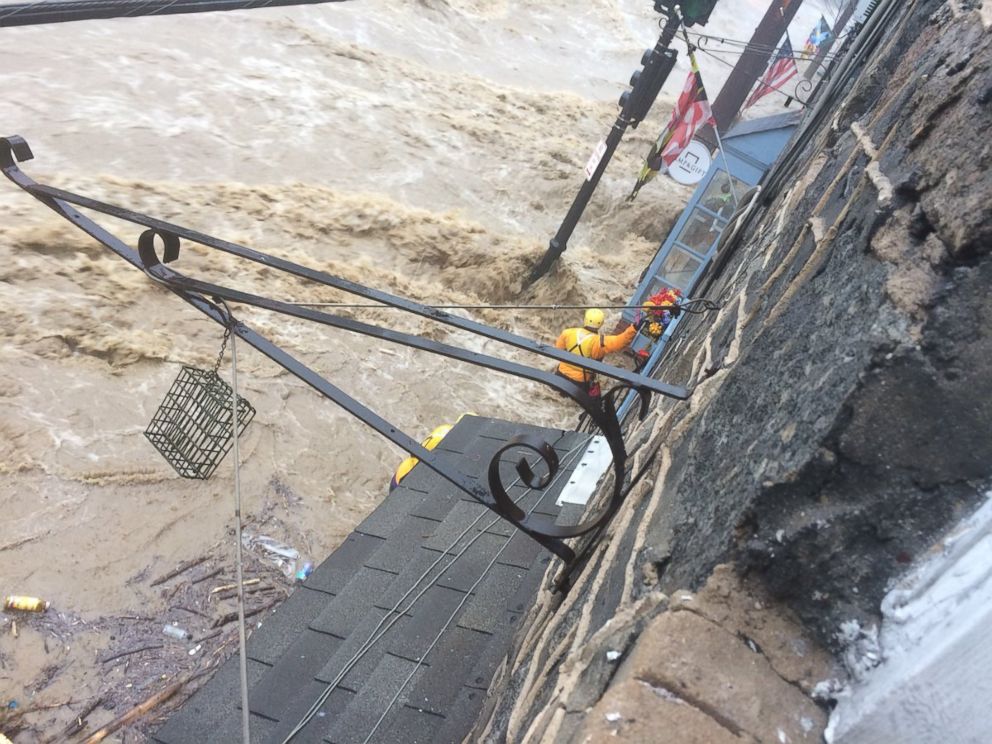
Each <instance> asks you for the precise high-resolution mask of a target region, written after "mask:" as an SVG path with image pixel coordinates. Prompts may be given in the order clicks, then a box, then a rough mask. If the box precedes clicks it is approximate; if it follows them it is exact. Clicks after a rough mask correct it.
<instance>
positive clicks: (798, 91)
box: [792, 78, 816, 106]
mask: <svg viewBox="0 0 992 744" xmlns="http://www.w3.org/2000/svg"><path fill="white" fill-rule="evenodd" d="M815 89H816V84H815V83H814V82H813V81H812V80H807V79H806V78H803V79H802V80H800V81H799V82H798V83H796V87H795V90H794V92H793V94H792V95H793V96H794V97H795V99H796V100H797V101H799V103H801V104H802V105H803V106H807V105H809V100H810V98H812V97H813V91H814V90H815Z"/></svg>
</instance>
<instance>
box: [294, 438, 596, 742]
mask: <svg viewBox="0 0 992 744" xmlns="http://www.w3.org/2000/svg"><path fill="white" fill-rule="evenodd" d="M587 444H588V441H586V442H583V444H582V446H577V447H573V448H572V449H571V450H569V451H568V453H567V454H566V455H565V456H564V457H563V458H562V462H563V463H564V462H565V461H567V460H568V461H569V464H571V462H570V459H571V460H574V459H575V457H576V456H577V453H578V452H579V451H580V450H582V449H584V448H585V446H586V445H587ZM564 473H565V466H564V464H563V466H562V468H561V469H560V470H559V473H558V475H557V476H556V477H555V479H554V480H553V481H552V482H551V483H549V484H548V486H546V488H551V487H552V486H553V485H554V483H555V482H556V481H557V480H558V479H559V478H561V477H562V475H563V474H564ZM519 482H520V478H519V477H517V478H515V479H514V481H513V483H512V484H511V487H512V486H513V485H516V484H517V483H519ZM533 490H534V489H532V488H527V489H526V490H524V492H523V493H522V494H521V495H520V496H519V497H518V498H517V499H516V500H515V501H514V503H519V502H520V501H521V500H523V499H524V498H526V496H527V495H528V494H530V493H531V492H532V491H533ZM535 506H536V505H535ZM485 514H486V513H485V512H482V513H480V514H479V516H477V517H476V518H475V519H474V520H473V521H472V523H471V524H469V525H468V527H466V528H465V529H464V530H462V532H461V534H460V535H458V537H456V538H455V539H454V540H453V541H452V542H451V544H450V545H448V547H447V548H446V549H445V551H444V552H443V553H441V555H440V556H439V557H438V558H437V559H436V560H435V561H434V562H433V563H432V564H431V565H430V566H428V567H427V570H426V571H424V572H423V573H422V574H421V575H420V577H419V578H418V579H417V580H416V581H415V582H414V583H413V585H412V586H411V587H410V588H409V589H408V590H407V591H406V593H405V594H404V595H403V596H402V597H400V598H399V599H398V600H397V601H396V603H395V604H394V605H393V607H392V609H390V610H389V612H387V613H386V614H385V615H384V616H383V617H382V619H381V620H379V623H378V624H377V625H376V627H375V628H374V629H373V630H372V632H371V633H370V634H369V636H368V637H367V638H366V639H365V641H364V643H363V644H362V645H361V647H360V648H359V649H358V651H356V652H355V654H354V655H353V656H352V657H351V658H350V659H349V660H348V661H347V662H345V664H344V666H343V667H342V668H341V671H340V672H338V674H337V675H336V676H335V678H334V679H333V680H332V681H331V683H330V684H328V686H327V687H326V688H325V689H324V691H323V692H322V693H321V694H320V695H319V696H318V698H317V700H316V701H315V702H314V704H313V705H311V706H310V708H309V709H308V710H307V712H306V713H305V714H304V716H303V718H302V719H300V722H299V723H297V724H296V726H294V727H293V730H292V731H290V732H289V734H288V735H287V736H286V738H285V739H283V741H282V744H289V742H290V741H291V740H292V739H293V737H295V736H296V735H297V734H298V733H300V732H301V731H302V730H303V729H304V727H305V726H306V725H307V724H308V723H309V722H310V721H311V720H312V719H313V717H314V716H315V715H316V714H317V711H319V710H320V706H322V705H323V704H324V703H325V702H326V701H327V698H328V697H330V695H331V693H332V692H334V690H335V688H336V687H337V686H338V685H339V684H340V683H341V680H342V679H344V677H345V676H346V675H347V674H348V672H350V671H351V669H352V667H354V666H355V664H357V663H358V662H359V661H360V660H361V659H362V657H363V656H365V654H366V653H368V652H369V651H370V650H371V649H372V647H373V646H374V645H375V644H376V643H378V642H379V641H380V640H382V638H383V637H384V636H385V635H386V633H388V632H389V630H390V629H391V628H392V627H393V625H395V624H396V623H397V622H398V621H399V619H400V618H401V617H402V616H403V615H404V614H406V613H407V612H408V611H409V610H410V609H411V608H412V607H413V606H414V605H415V604H416V603H417V602H418V601H419V600H420V598H421V597H422V596H423V595H424V594H425V593H426V592H427V590H428V589H430V588H431V587H433V586H435V585H436V584H437V580H438V579H439V578H440V577H441V575H442V574H443V573H444V572H445V571H447V570H448V569H449V568H451V566H453V565H454V564H455V563H456V562H457V561H458V559H459V558H461V557H462V556H463V555H465V553H466V552H467V551H468V549H469V548H470V547H472V545H473V544H474V543H475V541H476V540H478V539H479V538H480V537H482V535H483V534H484V533H485V532H486V530H488V529H489V528H490V527H492V526H493V525H495V524H496V523H497V522H499V521H500V519H501V517H495V518H494V519H493V520H492V521H491V522H489V524H488V525H487V526H486V527H484V528H483V529H482V530H480V531H479V533H478V534H477V535H475V536H474V537H473V538H472V539H471V540H469V541H468V542H467V543H466V544H465V545H464V546H463V547H462V548H460V549H459V551H458V552H457V553H456V554H455V555H454V556H453V558H452V559H451V561H449V562H448V563H447V564H446V565H445V566H444V567H443V568H442V569H441V570H440V571H438V573H437V576H435V577H434V578H433V579H431V581H430V582H428V583H427V585H426V586H424V588H423V589H421V590H420V591H419V592H418V593H417V595H416V596H415V597H414V598H413V599H412V600H411V601H410V603H409V604H408V605H407V606H406V607H404V608H403V609H402V610H400V609H399V606H400V605H401V604H402V603H403V602H404V601H405V600H406V599H407V597H409V596H410V595H411V594H412V593H413V592H414V590H415V589H416V588H417V587H418V586H419V585H420V582H422V581H423V580H424V579H425V578H427V576H429V575H430V574H431V573H432V572H433V571H434V569H435V568H436V567H437V565H438V564H439V563H441V561H443V560H444V558H445V557H446V556H447V555H448V551H450V550H452V549H454V548H455V547H456V546H457V545H458V543H460V542H461V540H462V538H464V537H465V535H467V534H468V533H469V532H470V531H471V530H472V528H473V527H475V525H476V524H478V523H479V522H480V521H481V520H482V518H483V517H484V516H485ZM487 570H488V569H487ZM457 611H458V610H457V609H456V610H455V612H457ZM390 617H392V619H391V620H390V621H389V624H388V625H386V627H385V628H383V627H382V626H383V623H385V622H386V620H387V618H390ZM380 629H382V631H381V632H380ZM377 634H378V635H377Z"/></svg>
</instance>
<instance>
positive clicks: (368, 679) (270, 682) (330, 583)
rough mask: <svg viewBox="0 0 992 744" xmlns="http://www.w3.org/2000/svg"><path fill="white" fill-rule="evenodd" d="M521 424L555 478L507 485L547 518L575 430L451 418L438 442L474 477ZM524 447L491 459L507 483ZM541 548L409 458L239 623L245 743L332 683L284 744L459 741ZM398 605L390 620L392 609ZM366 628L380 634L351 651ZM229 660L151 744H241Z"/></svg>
mask: <svg viewBox="0 0 992 744" xmlns="http://www.w3.org/2000/svg"><path fill="white" fill-rule="evenodd" d="M521 433H531V434H539V435H542V436H543V437H544V438H545V439H546V440H547V441H549V442H551V443H552V444H553V445H554V446H555V449H556V450H557V451H558V454H559V457H560V458H562V472H561V475H560V476H559V477H558V478H557V479H556V480H555V482H554V483H552V484H551V486H550V487H549V488H547V489H546V490H545V491H543V492H532V491H529V490H528V489H526V488H525V487H524V486H523V485H520V484H517V485H515V486H513V487H512V488H510V489H508V491H509V493H510V495H511V496H512V497H513V498H514V499H517V498H521V499H522V500H521V501H520V502H519V503H520V505H521V507H522V508H523V509H525V510H530V509H533V510H534V511H535V512H537V513H541V514H546V515H549V516H557V515H558V513H559V509H558V507H557V506H555V500H556V498H557V496H558V493H559V492H560V491H561V489H562V487H563V486H564V485H565V483H567V481H568V474H569V472H570V471H571V469H572V467H574V465H575V464H576V462H577V460H578V457H580V456H581V454H582V451H583V450H584V444H585V442H586V441H587V440H588V439H589V436H588V435H585V434H578V433H576V432H565V431H558V430H549V429H542V428H539V427H534V426H529V425H526V424H518V423H513V422H508V421H499V420H495V419H488V418H483V417H479V416H465V417H464V418H463V419H462V420H461V421H460V422H459V423H458V424H457V425H456V426H455V427H454V428H453V429H452V430H451V432H449V433H448V435H447V436H446V437H445V438H444V440H443V441H442V442H441V444H440V445H439V447H438V450H442V451H444V452H446V453H450V455H451V457H452V458H453V461H454V462H455V463H456V465H457V467H458V468H459V469H460V470H461V471H462V472H464V473H466V474H468V475H472V476H474V477H478V478H480V479H483V480H484V479H485V478H486V469H487V468H488V464H489V460H490V458H491V457H492V455H493V454H494V453H495V452H496V451H497V450H498V449H500V448H501V447H502V446H503V445H504V444H505V443H506V441H507V440H508V439H509V438H510V437H512V436H514V435H517V434H521ZM580 445H583V446H581V447H580ZM570 453H572V456H571V457H568V455H569V454H570ZM522 454H527V453H526V452H525V451H523V450H520V451H511V452H508V453H506V454H505V455H504V456H503V458H502V461H503V465H502V466H501V467H502V469H503V471H504V472H505V473H506V474H507V479H506V480H507V483H509V482H511V481H512V479H513V477H514V476H515V473H513V472H512V471H513V466H514V465H515V463H516V461H517V460H518V459H519V457H520V456H521V455H522ZM466 546H467V547H466ZM456 555H457V556H458V557H457V559H456V558H455V556H456ZM550 557H551V556H550V554H549V553H548V552H547V551H546V550H544V549H543V548H541V547H540V545H538V544H537V543H536V542H534V541H533V540H531V539H530V538H529V537H527V536H526V535H523V534H521V533H519V532H516V530H514V529H513V528H512V526H511V525H510V524H509V523H507V522H505V521H503V520H501V519H499V518H498V517H497V516H496V515H495V513H493V512H491V511H489V510H488V509H486V508H484V507H482V506H480V505H479V504H478V503H477V502H475V501H474V500H473V499H472V498H471V497H470V496H468V495H467V494H465V493H464V492H462V491H461V490H459V489H457V488H456V487H454V486H453V485H451V484H450V483H449V482H447V481H445V480H444V479H442V478H441V477H440V476H438V475H437V474H436V473H434V472H433V471H432V470H430V469H429V468H427V467H426V466H423V465H418V466H417V467H415V468H414V469H413V470H412V471H411V472H410V473H409V474H408V475H407V477H406V478H404V479H403V482H402V483H401V484H400V486H399V487H398V488H396V489H395V490H394V491H393V492H392V493H391V494H389V496H388V497H387V498H386V499H385V500H384V501H383V502H382V504H380V506H379V507H378V508H377V509H376V510H375V511H374V512H373V513H372V514H370V515H369V516H368V517H367V518H366V519H365V520H364V521H363V522H362V523H361V524H359V526H358V527H357V528H356V530H355V531H354V532H353V533H352V534H351V535H349V536H348V538H347V539H346V540H345V541H344V542H343V543H342V544H341V546H340V547H338V549H337V550H335V551H334V553H332V554H331V555H330V556H328V558H327V559H326V560H325V561H324V562H323V563H321V564H320V566H318V567H317V568H316V570H315V571H314V572H313V574H311V576H310V577H309V578H308V579H307V581H306V583H305V584H302V585H300V586H299V587H298V588H297V589H296V590H295V591H294V592H293V593H292V594H291V595H290V597H289V598H288V599H287V600H286V601H285V602H284V603H283V605H282V606H281V607H279V609H278V610H277V611H276V612H274V613H273V614H272V615H270V616H268V617H267V618H266V619H265V620H264V621H263V623H262V625H261V627H259V628H258V629H257V630H255V631H254V632H253V633H252V635H251V637H250V639H249V641H248V659H249V661H248V664H249V666H248V682H249V707H250V709H251V726H252V742H253V744H255V743H256V742H257V743H259V744H269V743H270V742H276V744H279V742H282V740H283V738H284V737H285V736H286V735H287V734H288V733H289V732H290V731H291V730H292V729H293V727H294V726H295V725H296V724H297V723H298V722H299V721H300V720H301V719H302V717H303V716H304V714H305V713H306V712H307V710H308V709H309V708H310V707H311V706H312V705H313V703H314V702H315V701H316V700H317V699H318V698H319V697H320V696H321V694H322V693H324V692H325V691H326V690H327V689H328V687H329V686H331V685H333V683H335V682H337V684H336V685H334V687H333V691H332V692H331V694H330V696H329V697H328V698H327V700H326V702H324V704H323V705H322V706H321V707H320V709H319V711H318V713H317V715H315V716H314V717H313V718H312V719H311V720H310V722H309V723H308V725H307V726H306V727H305V728H304V729H303V730H302V731H301V732H300V733H299V734H298V735H297V736H296V737H295V738H294V739H293V744H303V743H304V742H313V743H314V744H316V743H318V742H319V743H320V744H353V743H354V744H361V743H362V742H365V741H366V740H368V741H370V742H376V743H378V742H403V743H404V744H414V743H416V742H425V743H427V742H429V743H430V744H446V743H447V742H451V743H452V744H454V743H455V742H460V741H461V740H462V738H463V737H464V736H465V735H466V734H467V733H468V731H469V730H470V729H471V727H472V725H473V723H474V722H475V718H476V716H477V715H478V712H479V710H480V708H481V707H482V704H483V702H484V700H485V696H486V692H485V690H486V688H487V687H488V685H489V682H490V681H491V679H492V676H493V674H494V672H495V670H496V668H497V665H498V664H499V663H500V661H501V660H502V658H503V657H504V656H505V654H506V652H507V650H508V647H509V643H510V641H511V639H512V637H513V633H514V632H515V630H516V627H517V626H518V625H519V624H520V618H521V616H522V613H523V612H525V611H526V610H527V608H528V607H529V605H530V603H531V602H532V601H533V599H534V596H535V595H536V593H537V589H538V585H539V582H540V580H541V577H542V576H543V574H544V570H545V568H546V566H547V564H548V562H549V560H550ZM425 572H427V576H426V577H425V578H423V580H420V579H421V577H423V576H424V574H425ZM480 579H481V581H480ZM418 580H420V581H419V583H418ZM404 596H405V599H404ZM401 599H402V600H403V601H402V602H401V603H400V605H399V609H400V610H403V612H402V614H400V612H399V611H396V612H393V608H394V607H396V606H397V603H398V602H400V600H401ZM397 617H398V619H397ZM394 621H395V622H394ZM377 628H378V629H379V630H378V635H381V637H379V638H378V640H377V641H376V643H375V644H374V645H372V646H371V647H370V648H368V649H367V650H366V652H365V653H364V655H362V656H361V657H360V658H358V659H357V660H356V658H355V657H356V654H357V653H358V652H359V651H361V650H362V649H363V647H366V646H368V644H367V640H368V638H369V637H370V636H371V635H372V634H373V633H374V632H375V631H376V629H377ZM442 628H444V632H443V633H441V630H442ZM439 633H441V634H440V636H439V635H438V634H439ZM238 664H239V662H238V658H237V656H236V655H235V656H234V657H232V658H231V659H229V660H228V661H227V663H225V664H224V665H223V666H222V667H221V669H220V670H219V671H218V672H217V674H216V675H215V676H214V678H213V679H211V680H210V682H208V683H207V684H206V685H204V687H202V688H201V689H200V690H199V691H197V693H196V694H194V695H193V697H191V698H190V700H188V701H187V702H186V703H185V704H184V705H183V707H182V708H181V709H180V710H179V711H177V712H176V713H175V714H174V715H173V716H171V717H170V718H169V719H168V720H167V721H166V722H165V724H164V725H163V726H162V727H161V728H160V729H159V730H158V731H157V732H156V733H155V735H154V740H155V741H157V742H159V743H160V744H203V742H208V741H209V742H217V743H218V744H225V743H226V742H240V741H241V710H240V692H239V683H238V679H239V669H238ZM383 714H385V716H383ZM380 718H382V720H381V721H380ZM370 735H371V738H369V737H370Z"/></svg>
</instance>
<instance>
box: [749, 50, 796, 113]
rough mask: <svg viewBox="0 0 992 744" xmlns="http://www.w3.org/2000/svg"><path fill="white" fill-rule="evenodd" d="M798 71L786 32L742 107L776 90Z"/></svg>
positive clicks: (752, 103)
mask: <svg viewBox="0 0 992 744" xmlns="http://www.w3.org/2000/svg"><path fill="white" fill-rule="evenodd" d="M798 72H799V68H798V67H796V60H795V58H794V55H793V53H792V44H791V43H790V42H789V36H788V34H786V36H785V41H784V42H783V43H782V46H781V48H779V50H778V53H777V54H776V55H775V57H774V58H773V59H772V61H771V63H770V64H769V65H768V69H767V70H765V74H764V75H763V76H762V78H761V80H759V81H758V87H757V88H755V89H754V92H752V93H751V97H750V98H748V99H747V100H746V101H745V102H744V108H748V107H749V106H753V105H754V104H755V103H757V102H758V101H759V100H760V99H761V98H763V97H765V96H767V95H768V94H769V93H771V92H772V91H773V90H778V89H779V88H781V87H782V85H784V84H785V82H786V81H788V80H789V79H790V78H792V77H794V76H795V75H796V74H798Z"/></svg>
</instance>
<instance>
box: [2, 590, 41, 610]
mask: <svg viewBox="0 0 992 744" xmlns="http://www.w3.org/2000/svg"><path fill="white" fill-rule="evenodd" d="M49 604H50V603H48V602H46V601H45V600H43V599H38V598H37V597H21V596H18V595H16V594H9V595H7V596H6V597H4V598H3V608H4V609H5V610H20V611H21V612H44V611H45V610H47V609H48V607H49Z"/></svg>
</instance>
